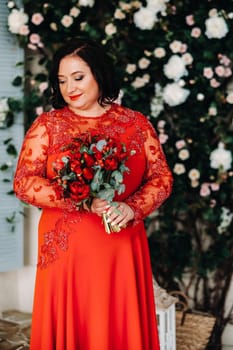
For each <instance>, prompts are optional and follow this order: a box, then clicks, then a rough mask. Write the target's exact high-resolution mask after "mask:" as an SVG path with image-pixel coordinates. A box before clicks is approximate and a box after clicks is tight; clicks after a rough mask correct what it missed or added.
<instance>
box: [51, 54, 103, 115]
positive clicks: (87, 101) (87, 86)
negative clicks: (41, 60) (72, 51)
mask: <svg viewBox="0 0 233 350" xmlns="http://www.w3.org/2000/svg"><path fill="white" fill-rule="evenodd" d="M58 83H59V88H60V92H61V95H62V97H63V99H64V100H65V102H66V103H67V105H68V107H69V108H70V109H71V110H72V111H73V112H75V113H76V114H80V115H84V116H85V115H87V116H88V115H98V113H100V112H101V111H102V107H101V106H100V105H99V103H98V98H99V95H100V91H99V86H98V84H97V82H96V80H95V78H94V76H93V74H92V72H91V69H90V67H89V66H88V65H87V63H86V62H85V61H83V60H82V59H81V58H80V57H78V56H65V57H64V58H63V59H62V60H61V61H60V65H59V70H58Z"/></svg>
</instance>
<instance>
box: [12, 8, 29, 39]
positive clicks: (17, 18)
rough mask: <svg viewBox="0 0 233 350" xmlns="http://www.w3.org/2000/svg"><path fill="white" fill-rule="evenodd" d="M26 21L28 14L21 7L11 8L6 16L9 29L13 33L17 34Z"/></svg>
mask: <svg viewBox="0 0 233 350" xmlns="http://www.w3.org/2000/svg"><path fill="white" fill-rule="evenodd" d="M27 22H28V15H27V14H26V13H25V12H24V11H23V9H20V10H17V9H13V10H12V11H11V13H10V14H9V16H8V26H9V30H10V32H11V33H13V34H19V31H20V28H21V27H22V26H23V25H24V24H26V23H27Z"/></svg>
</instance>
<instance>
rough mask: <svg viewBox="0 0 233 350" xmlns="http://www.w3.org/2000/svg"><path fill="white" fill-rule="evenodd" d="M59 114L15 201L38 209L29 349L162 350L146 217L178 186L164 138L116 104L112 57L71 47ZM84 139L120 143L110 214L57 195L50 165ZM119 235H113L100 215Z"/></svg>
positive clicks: (34, 140)
mask: <svg viewBox="0 0 233 350" xmlns="http://www.w3.org/2000/svg"><path fill="white" fill-rule="evenodd" d="M51 84H52V91H53V96H52V97H53V106H54V109H53V110H52V111H50V112H44V113H43V114H41V115H40V116H38V117H37V119H36V120H35V121H34V122H33V124H32V126H31V127H30V129H29V130H28V132H27V134H26V136H25V140H24V143H23V145H22V149H21V153H20V156H19V160H18V165H17V169H16V173H15V180H14V190H15V193H16V195H17V197H18V198H20V199H21V200H22V201H24V202H27V203H29V204H31V205H34V206H37V207H39V208H41V209H42V212H41V218H40V221H39V227H38V266H37V274H36V283H35V295H34V306H33V319H32V330H31V344H30V349H31V350H55V349H56V350H159V339H158V332H157V324H156V314H155V305H154V295H153V288H152V271H151V265H150V256H149V249H148V242H147V236H146V232H145V228H144V224H143V219H144V218H145V217H146V216H148V215H149V214H150V213H151V212H152V211H154V210H155V209H157V208H158V207H159V206H160V205H161V204H162V203H163V202H164V201H165V200H166V198H167V197H168V196H169V194H170V192H171V186H172V176H171V172H170V170H169V168H168V166H167V162H166V159H165V156H164V153H163V151H162V149H161V146H160V143H159V140H158V137H157V135H156V133H155V131H154V129H153V127H152V125H151V124H150V122H149V121H148V119H147V118H146V117H145V116H143V115H142V114H141V113H139V112H137V111H134V110H131V109H128V108H126V107H123V106H121V105H119V104H117V103H115V102H114V101H115V100H116V98H117V96H118V93H119V89H118V86H117V83H116V81H115V75H114V71H113V67H112V64H111V62H110V60H109V58H108V55H107V54H106V53H105V52H104V50H103V48H102V46H100V45H98V44H97V43H95V42H92V41H91V40H86V39H73V40H71V41H69V42H68V43H66V44H65V45H63V47H62V48H61V49H59V50H58V52H57V53H56V54H55V56H54V60H53V69H52V72H51ZM85 132H95V133H101V134H103V135H105V136H106V137H111V138H113V139H116V140H117V141H118V142H123V143H124V144H125V145H126V148H127V149H128V150H129V151H133V153H134V155H133V156H130V157H129V158H128V159H127V163H126V165H127V167H128V168H129V172H127V173H125V174H124V184H125V191H124V192H123V193H122V194H120V195H116V196H115V198H114V202H115V203H117V210H116V206H111V205H110V204H109V203H108V202H107V201H105V200H103V199H98V198H95V199H94V200H93V201H92V205H91V206H90V208H88V207H86V209H82V210H81V209H79V210H78V209H77V206H76V204H77V203H75V201H74V200H73V199H71V198H61V196H58V193H57V189H56V186H55V183H54V181H53V179H54V176H55V174H54V169H53V165H54V161H55V159H57V157H59V154H61V149H62V147H64V146H66V145H67V144H69V143H70V142H71V141H72V139H73V138H76V137H78V136H80V134H82V133H85ZM104 212H105V213H106V212H107V214H108V218H109V219H108V220H109V222H110V223H111V224H118V225H119V226H120V228H121V231H120V232H113V233H111V234H107V233H106V231H105V228H104V225H103V222H102V218H101V217H102V214H103V213H104Z"/></svg>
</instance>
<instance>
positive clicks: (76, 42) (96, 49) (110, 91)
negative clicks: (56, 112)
mask: <svg viewBox="0 0 233 350" xmlns="http://www.w3.org/2000/svg"><path fill="white" fill-rule="evenodd" d="M69 55H77V56H78V57H80V58H81V59H82V60H83V61H85V62H86V63H87V64H88V66H89V67H90V69H91V72H92V74H93V76H94V78H95V80H96V82H97V84H98V86H99V90H100V96H99V99H98V102H99V104H100V105H101V106H104V105H106V104H110V103H112V102H113V101H114V100H115V99H116V98H117V97H118V94H119V90H120V89H119V84H118V82H117V77H116V74H115V71H114V65H113V62H112V60H111V59H110V57H109V56H108V54H107V53H106V52H105V50H104V48H103V46H101V45H100V44H98V43H96V42H95V41H93V40H91V39H86V38H74V39H70V40H69V41H67V42H66V43H65V44H63V45H62V46H61V47H60V48H59V49H58V50H57V52H56V53H55V54H54V57H53V61H52V69H51V73H50V83H51V87H52V97H51V100H52V105H53V107H54V108H62V107H64V106H66V105H67V103H66V102H65V101H64V99H63V97H62V95H61V93H60V88H59V84H58V70H59V65H60V62H61V60H62V59H63V58H64V57H66V56H69Z"/></svg>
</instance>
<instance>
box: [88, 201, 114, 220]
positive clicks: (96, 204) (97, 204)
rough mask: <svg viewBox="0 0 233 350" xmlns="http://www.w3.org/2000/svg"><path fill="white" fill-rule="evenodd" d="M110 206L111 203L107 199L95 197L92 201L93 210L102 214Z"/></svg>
mask: <svg viewBox="0 0 233 350" xmlns="http://www.w3.org/2000/svg"><path fill="white" fill-rule="evenodd" d="M109 208H110V205H109V203H108V202H107V201H106V200H105V199H101V198H94V199H93V200H92V203H91V208H90V209H91V212H92V213H95V214H97V215H99V216H101V215H102V214H103V213H106V212H107V210H108V209H109Z"/></svg>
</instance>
